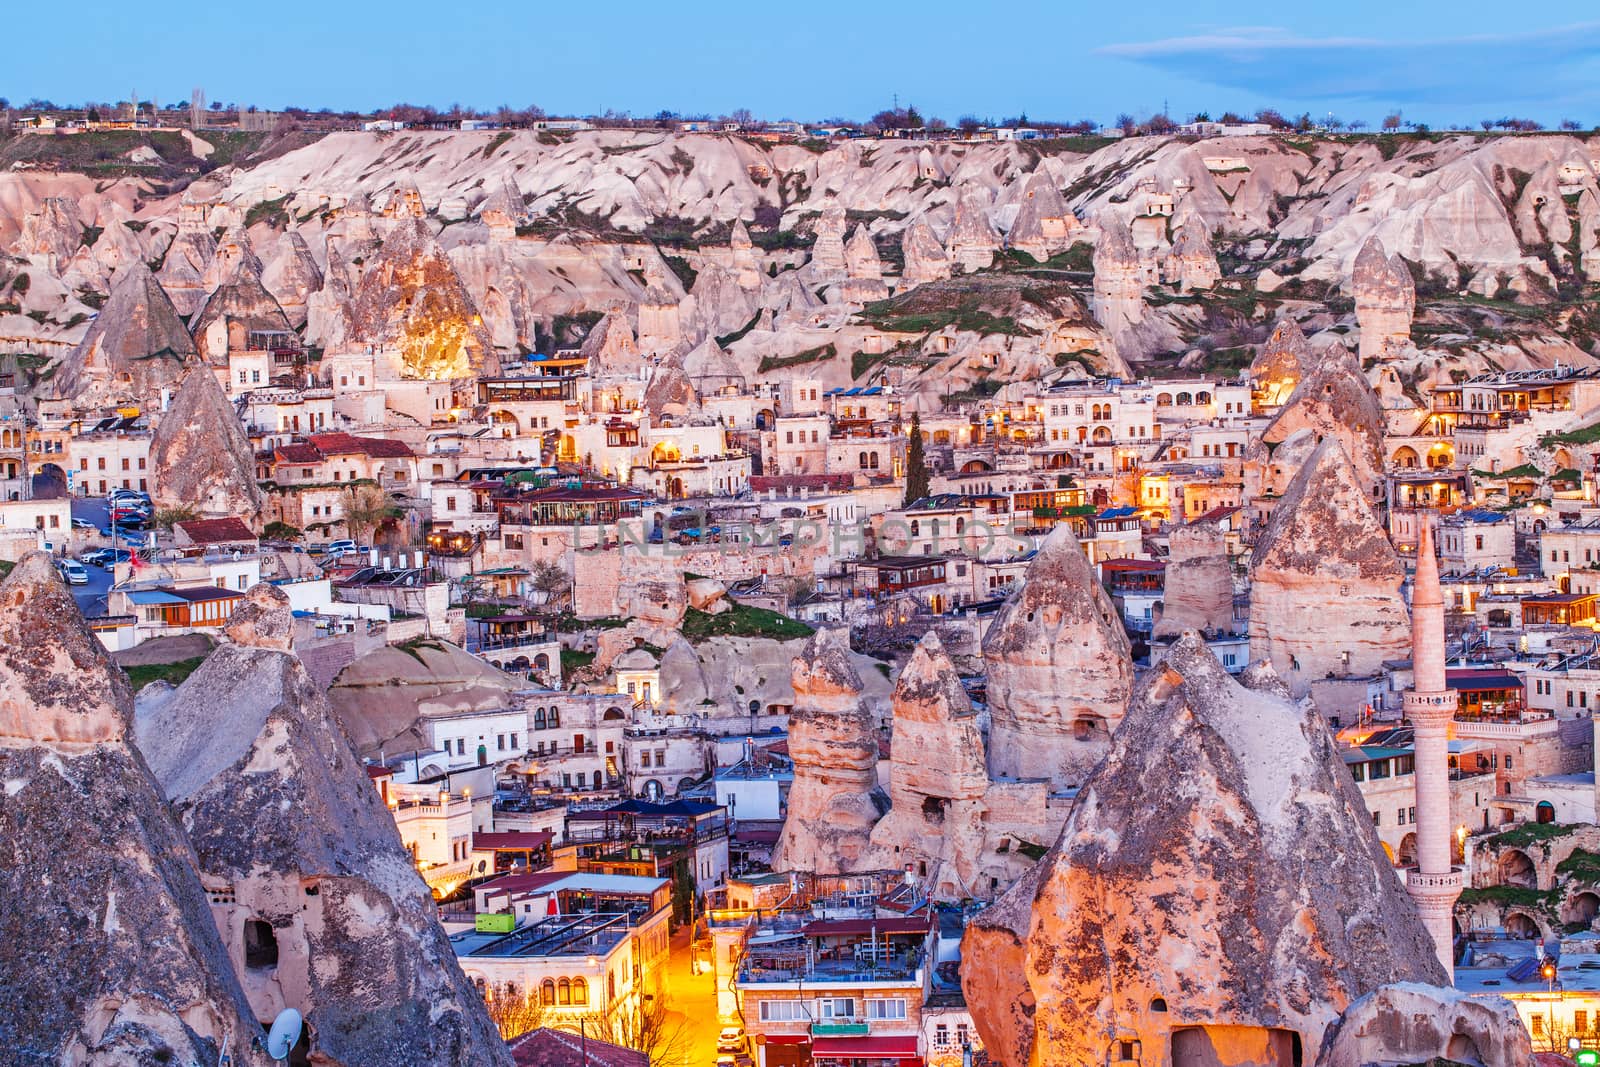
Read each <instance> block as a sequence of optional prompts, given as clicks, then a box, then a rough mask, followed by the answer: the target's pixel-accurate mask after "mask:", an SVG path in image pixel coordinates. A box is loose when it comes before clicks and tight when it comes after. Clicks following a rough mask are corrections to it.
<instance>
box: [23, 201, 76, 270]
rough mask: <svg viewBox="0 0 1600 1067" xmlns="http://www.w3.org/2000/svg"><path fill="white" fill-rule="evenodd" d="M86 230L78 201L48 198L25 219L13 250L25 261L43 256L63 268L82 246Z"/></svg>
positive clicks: (47, 260)
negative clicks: (25, 259)
mask: <svg viewBox="0 0 1600 1067" xmlns="http://www.w3.org/2000/svg"><path fill="white" fill-rule="evenodd" d="M83 231H84V222H83V216H82V215H81V213H80V212H79V211H78V202H77V201H76V200H72V199H69V198H67V197H64V196H47V197H45V198H44V199H43V200H42V201H40V203H39V207H38V208H37V209H36V210H34V211H30V212H28V214H27V216H26V217H25V218H24V219H23V220H22V232H21V234H19V235H18V237H17V240H16V243H15V244H13V245H12V246H11V249H12V251H14V252H15V253H16V254H17V255H19V256H22V257H24V258H31V257H33V256H42V257H44V258H45V260H46V262H53V263H56V264H59V265H62V266H64V265H65V264H66V263H67V262H68V261H69V260H70V259H71V258H72V255H73V253H74V252H76V251H77V250H78V249H79V248H81V247H82V246H83Z"/></svg>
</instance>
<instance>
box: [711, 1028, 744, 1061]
mask: <svg viewBox="0 0 1600 1067" xmlns="http://www.w3.org/2000/svg"><path fill="white" fill-rule="evenodd" d="M744 1049H745V1044H744V1027H742V1026H724V1027H723V1028H722V1032H721V1033H719V1034H718V1035H717V1051H718V1052H728V1053H733V1054H735V1055H737V1054H738V1053H740V1052H743V1051H744Z"/></svg>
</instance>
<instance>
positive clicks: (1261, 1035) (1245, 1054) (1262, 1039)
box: [1172, 1026, 1305, 1067]
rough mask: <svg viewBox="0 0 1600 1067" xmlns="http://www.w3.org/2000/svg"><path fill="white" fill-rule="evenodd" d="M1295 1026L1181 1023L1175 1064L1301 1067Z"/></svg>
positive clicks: (1175, 1042)
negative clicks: (1285, 1027) (1188, 1024)
mask: <svg viewBox="0 0 1600 1067" xmlns="http://www.w3.org/2000/svg"><path fill="white" fill-rule="evenodd" d="M1304 1058H1305V1053H1304V1050H1303V1048H1302V1047H1301V1043H1300V1035H1299V1034H1298V1033H1296V1032H1295V1031H1293V1030H1282V1029H1278V1028H1275V1027H1265V1026H1181V1027H1178V1028H1177V1029H1175V1030H1173V1031H1172V1067H1302V1064H1303V1061H1304Z"/></svg>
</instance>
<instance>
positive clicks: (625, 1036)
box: [567, 978, 689, 1067]
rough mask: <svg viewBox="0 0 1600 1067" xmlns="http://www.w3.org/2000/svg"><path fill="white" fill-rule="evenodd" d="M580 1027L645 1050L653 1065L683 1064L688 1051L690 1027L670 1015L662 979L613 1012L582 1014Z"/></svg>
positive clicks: (589, 1033)
mask: <svg viewBox="0 0 1600 1067" xmlns="http://www.w3.org/2000/svg"><path fill="white" fill-rule="evenodd" d="M581 1026H582V1029H583V1032H584V1033H586V1034H588V1035H589V1036H590V1037H596V1038H599V1039H600V1040H601V1041H609V1042H611V1043H612V1044H614V1045H621V1046H623V1047H624V1048H631V1049H635V1050H637V1051H639V1052H643V1053H644V1054H645V1055H646V1056H648V1057H649V1058H650V1065H651V1067H667V1065H669V1064H673V1065H675V1064H678V1063H681V1062H683V1061H684V1060H685V1059H686V1058H687V1056H688V1053H689V1032H688V1028H687V1026H685V1024H684V1022H683V1021H682V1020H678V1019H673V1018H671V1017H670V1013H669V1012H668V1011H667V998H666V996H665V995H664V993H663V984H662V982H661V980H660V978H656V979H655V980H654V981H652V982H651V984H650V986H649V987H648V988H647V989H646V990H644V991H642V992H641V994H640V995H639V996H636V997H633V998H631V999H630V1000H627V1001H625V1002H624V1003H623V1004H621V1005H620V1006H618V1007H616V1008H614V1009H612V1010H611V1011H608V1012H603V1013H602V1012H595V1013H592V1014H589V1015H585V1016H583V1021H582V1023H581ZM567 1029H572V1027H571V1026H568V1027H567Z"/></svg>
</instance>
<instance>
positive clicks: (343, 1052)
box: [135, 585, 510, 1067]
mask: <svg viewBox="0 0 1600 1067" xmlns="http://www.w3.org/2000/svg"><path fill="white" fill-rule="evenodd" d="M291 628H292V623H291V620H290V617H289V602H288V599H287V598H286V597H285V596H284V595H283V594H282V593H281V592H279V591H278V590H276V589H274V588H272V587H271V586H266V585H258V586H256V587H255V588H254V589H252V590H251V591H250V594H249V596H248V597H247V598H246V600H245V602H244V603H243V604H242V605H240V607H239V608H238V610H237V612H236V613H235V615H234V618H233V622H232V624H231V625H230V626H229V627H228V631H227V636H228V637H229V639H230V640H229V642H228V643H225V644H223V645H221V646H220V647H218V648H217V650H216V651H214V652H213V653H212V654H211V655H210V656H209V657H208V658H207V659H206V661H205V662H204V663H203V664H201V666H200V668H199V669H198V670H197V671H195V673H194V674H193V675H191V676H190V677H189V678H188V679H187V680H186V681H185V682H184V683H183V684H182V685H180V686H179V687H178V688H177V689H176V690H168V691H165V692H161V693H155V692H154V691H150V692H148V693H147V694H146V697H147V699H144V700H141V702H140V706H139V709H138V714H137V720H136V727H135V730H136V737H137V741H138V743H139V746H140V749H141V751H142V752H143V754H144V756H145V759H146V761H147V762H148V763H149V765H150V769H151V771H152V773H153V774H154V775H155V777H156V778H157V779H158V780H159V781H160V783H161V785H162V787H163V790H164V792H165V794H166V796H167V798H168V800H170V801H171V803H172V804H173V806H174V808H175V809H176V811H177V813H178V816H179V818H180V819H181V820H182V821H183V824H184V826H185V827H186V828H187V829H188V831H189V836H190V839H191V840H192V841H193V842H194V846H195V852H196V853H197V855H198V857H199V863H200V871H201V877H202V879H203V880H204V881H205V883H206V885H207V888H208V889H209V890H210V892H211V893H212V894H213V899H220V900H221V901H223V902H220V903H213V904H212V906H211V913H212V916H213V918H214V919H215V920H216V925H217V928H218V929H220V930H221V931H222V938H223V941H224V943H225V944H226V945H227V947H228V952H229V954H230V955H231V956H232V958H233V961H234V965H235V967H236V968H237V970H238V973H239V974H240V976H241V979H242V981H243V984H244V989H245V993H246V995H247V996H248V997H249V999H250V1005H251V1007H252V1008H253V1009H254V1010H255V1013H256V1015H257V1017H259V1018H264V1019H270V1018H272V1017H273V1016H274V1015H276V1014H277V1012H278V1011H280V1010H282V1009H283V1008H284V1007H295V1008H298V1009H300V1010H301V1011H302V1012H303V1013H304V1015H305V1017H306V1021H307V1024H308V1026H309V1030H310V1033H311V1034H312V1035H313V1037H312V1043H311V1049H310V1055H311V1057H312V1060H313V1062H318V1063H328V1064H338V1065H345V1067H356V1065H372V1067H377V1065H379V1064H388V1063H398V1064H417V1065H419V1067H420V1065H422V1064H463V1065H464V1064H478V1063H485V1064H508V1063H509V1062H510V1061H509V1056H508V1054H507V1053H506V1051H505V1047H504V1043H503V1042H502V1041H501V1040H500V1037H499V1035H498V1033H496V1031H495V1029H494V1026H493V1025H492V1024H491V1023H490V1021H489V1019H488V1015H487V1013H486V1011H485V1009H484V1006H483V1001H482V999H481V998H479V997H478V996H477V994H476V992H475V991H474V990H473V989H472V987H471V986H470V985H469V984H468V982H467V980H466V978H465V977H464V976H463V975H462V973H461V969H460V967H459V966H458V965H457V963H456V960H455V955H454V953H453V952H452V951H451V948H450V946H449V943H448V941H447V939H446V938H445V935H444V931H443V929H442V928H441V927H440V926H439V923H438V918H437V914H436V912H435V910H434V907H433V901H432V898H431V896H430V895H429V893H428V890H427V888H426V887H425V886H424V885H423V883H422V880H421V879H420V878H419V877H418V876H417V873H416V870H415V868H414V867H413V866H412V864H411V860H410V857H409V855H408V854H407V853H406V850H405V848H404V847H403V846H402V845H401V843H400V837H399V834H398V833H397V832H396V830H395V826H394V819H393V817H392V816H391V815H390V813H389V811H388V810H387V809H386V808H385V806H384V804H383V802H382V800H381V798H380V797H379V796H378V793H377V791H376V790H375V789H373V787H372V784H371V782H370V780H369V779H368V778H367V774H366V768H365V767H364V766H363V765H362V763H361V761H360V760H359V759H357V758H356V754H355V752H354V750H353V748H352V746H351V744H350V741H349V739H348V738H347V737H346V736H345V734H344V731H343V730H341V729H340V727H339V726H338V724H337V723H336V722H335V720H334V718H333V713H332V711H331V709H330V708H329V706H328V701H327V698H326V696H324V695H323V694H322V692H321V691H320V690H319V689H318V687H317V686H316V685H315V683H313V682H312V680H311V678H310V676H309V675H307V674H306V671H305V668H304V667H303V666H302V665H301V664H300V661H299V660H298V659H297V658H296V657H295V656H294V655H293V653H292V652H291V651H289V649H288V638H287V635H288V633H289V632H290V630H291ZM261 922H264V923H267V924H269V925H270V926H271V928H272V931H273V934H274V935H275V938H276V947H277V959H276V961H275V962H273V963H272V964H271V965H264V964H262V963H260V962H259V961H258V959H253V958H252V957H251V956H250V955H249V954H248V950H247V947H246V944H247V940H248V939H250V937H251V935H250V933H248V932H247V928H248V924H251V923H261Z"/></svg>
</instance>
